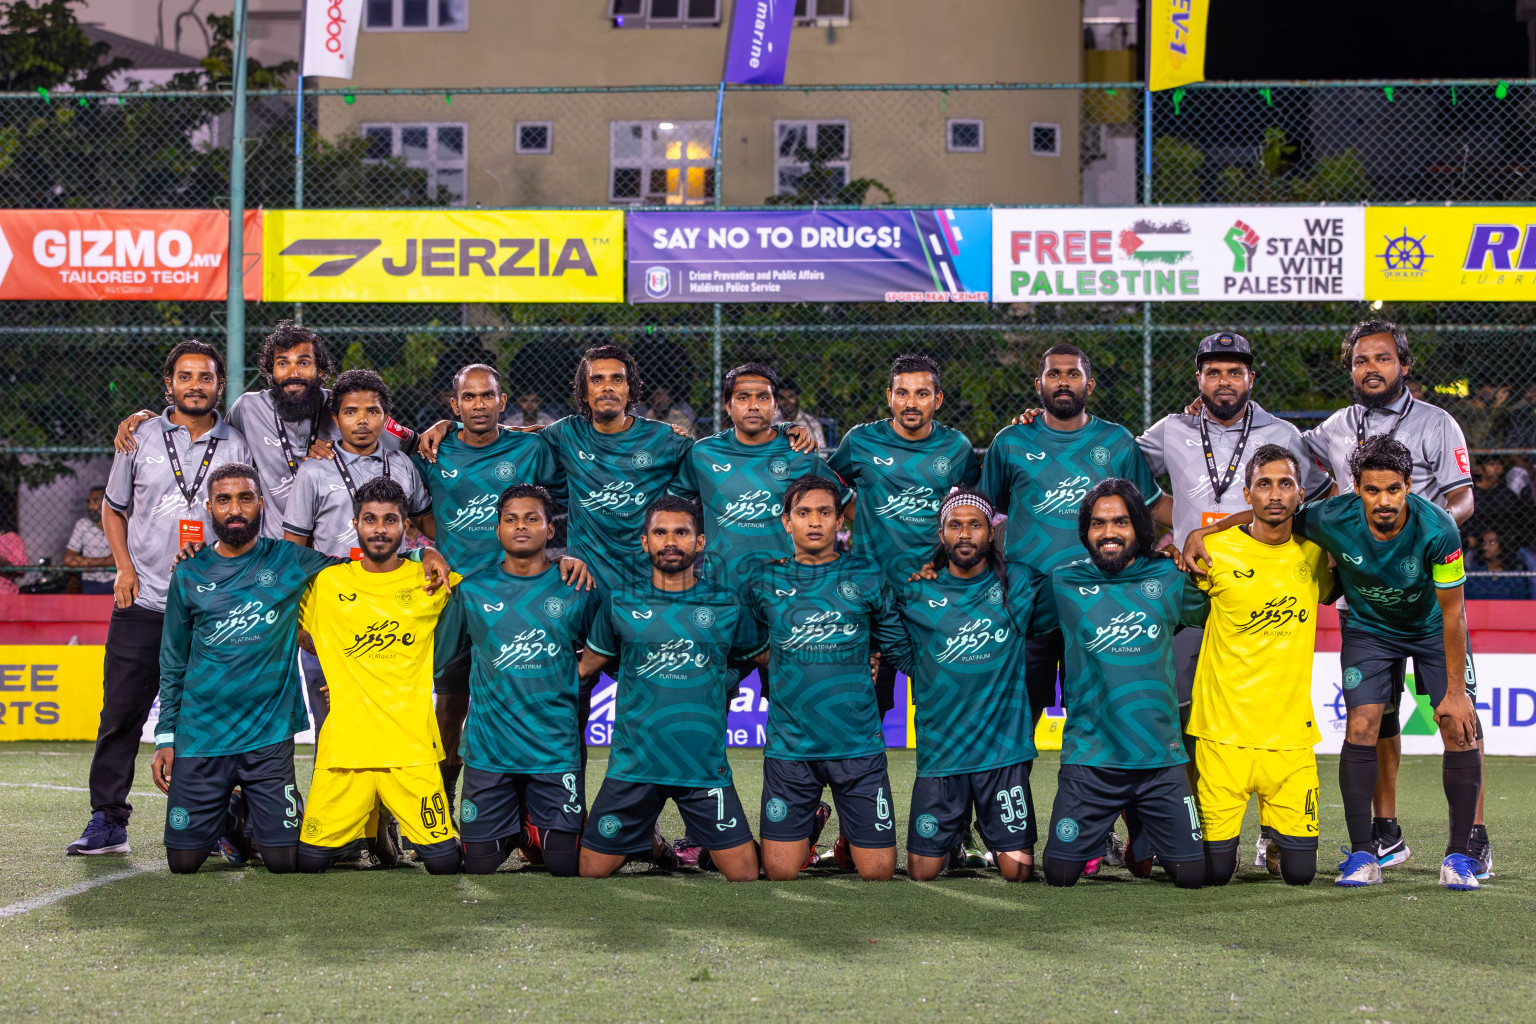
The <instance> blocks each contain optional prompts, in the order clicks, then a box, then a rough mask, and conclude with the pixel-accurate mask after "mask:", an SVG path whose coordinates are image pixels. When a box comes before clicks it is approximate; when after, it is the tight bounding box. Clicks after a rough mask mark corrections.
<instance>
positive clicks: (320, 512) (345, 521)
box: [283, 443, 432, 558]
mask: <svg viewBox="0 0 1536 1024" xmlns="http://www.w3.org/2000/svg"><path fill="white" fill-rule="evenodd" d="M336 459H343V460H345V461H346V466H347V471H348V472H349V473H351V474H352V484H353V486H355V487H361V486H363V484H365V483H367V482H368V481H369V480H372V479H374V478H376V477H380V476H383V475H384V465H385V461H384V460H386V459H387V460H389V478H390V479H391V480H393V481H394V482H395V483H397V484H399V485H400V486H401V487H402V488H404V489H405V503H406V515H408V516H409V517H410V518H412V519H415V518H417V517H419V516H424V515H426V514H427V513H429V512H431V511H432V498H431V496H430V495H428V494H427V489H426V487H424V486H423V485H422V482H421V476H420V474H418V473H417V472H416V467H415V466H414V465H413V464H412V463H411V460H410V458H409V457H408V456H406V455H404V454H403V453H401V452H398V451H388V450H386V449H385V448H384V447H383V445H382V443H381V444H380V447H379V448H378V449H377V450H376V451H375V453H374V454H372V455H354V454H353V453H352V452H349V451H347V450H346V449H344V448H342V447H341V445H339V444H338V445H337V446H336ZM336 459H305V460H304V461H303V462H302V463H300V464H299V472H298V474H297V475H296V476H295V477H294V479H293V489H292V490H291V491H290V492H289V494H288V507H287V510H286V512H285V513H284V515H283V529H284V530H287V531H288V532H289V533H296V534H298V535H299V536H300V537H309V538H311V544H312V546H313V547H314V549H315V550H316V551H319V552H321V553H322V554H327V555H330V556H332V557H333V558H347V557H349V556H350V555H351V553H352V549H353V548H355V547H357V546H358V544H357V530H356V529H354V528H353V526H352V494H351V492H350V491H348V490H347V482H346V480H345V479H343V477H342V475H341V470H339V469H337V468H336Z"/></svg>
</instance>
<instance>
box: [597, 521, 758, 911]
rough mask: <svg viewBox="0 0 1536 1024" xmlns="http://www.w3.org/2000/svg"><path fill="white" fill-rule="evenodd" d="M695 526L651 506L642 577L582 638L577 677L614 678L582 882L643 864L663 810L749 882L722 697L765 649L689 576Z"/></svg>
mask: <svg viewBox="0 0 1536 1024" xmlns="http://www.w3.org/2000/svg"><path fill="white" fill-rule="evenodd" d="M699 519H700V514H699V507H698V506H697V505H695V504H694V503H693V502H691V501H688V500H687V499H686V498H680V497H678V496H677V495H675V494H669V495H665V496H664V497H661V498H658V499H656V500H655V501H654V502H652V503H651V505H650V507H649V508H647V509H646V510H645V518H644V521H643V522H644V526H643V532H642V534H641V541H640V543H641V547H642V549H643V550H644V551H645V553H646V555H648V556H649V558H650V562H651V574H650V576H649V577H648V578H646V579H644V580H640V581H636V580H621V582H620V583H619V585H618V588H617V589H616V590H614V591H613V592H612V593H610V594H609V595H608V599H607V600H606V601H605V602H604V603H603V607H602V608H601V609H600V610H599V612H598V616H597V619H596V621H595V622H594V623H593V625H592V629H591V631H590V634H589V635H588V637H587V651H586V653H585V654H583V655H582V658H581V666H580V672H581V674H582V675H583V676H586V675H589V674H590V673H594V672H596V671H598V670H599V669H602V668H604V667H605V666H607V665H609V664H610V663H611V662H612V661H613V660H614V659H619V660H620V668H619V673H618V680H619V684H618V685H619V688H618V699H617V708H616V711H615V716H614V731H613V746H612V748H611V750H610V753H609V758H608V776H607V778H605V779H604V780H603V786H602V789H600V790H599V791H598V794H597V799H596V800H594V801H593V802H592V811H591V814H590V816H589V817H588V819H587V827H586V831H585V832H584V833H583V834H582V849H581V874H582V877H584V878H606V877H607V876H609V875H611V874H613V873H614V872H615V871H617V870H619V868H621V867H622V866H623V865H624V862H625V861H626V860H629V859H630V858H631V857H635V856H640V855H649V854H652V853H653V851H654V850H655V848H656V846H655V836H656V819H657V817H658V816H660V814H661V808H662V805H663V804H665V803H666V802H667V801H668V800H671V801H672V802H673V803H675V804H676V805H677V809H678V810H679V811H680V812H682V815H683V823H684V825H685V826H687V829H688V833H689V835H692V836H695V837H697V839H698V841H699V843H700V845H702V846H703V847H704V848H705V849H706V850H707V851H709V853H710V854H711V859H712V861H713V863H714V866H715V867H717V868H719V869H720V872H721V873H722V874H724V875H725V877H726V878H727V879H729V880H730V881H733V882H745V881H750V880H752V879H755V878H757V844H756V843H754V842H753V840H752V829H751V826H750V825H748V823H747V814H746V811H745V810H743V809H742V806H741V798H740V797H738V796H737V795H736V787H735V785H733V784H732V782H731V766H730V762H728V761H727V760H726V756H725V728H726V695H727V693H728V692H729V690H730V689H731V688H734V687H735V685H736V676H735V674H734V673H733V672H732V671H731V668H730V665H729V662H730V660H731V659H733V658H736V659H750V658H755V657H757V655H758V654H760V653H762V651H763V650H764V648H765V647H766V646H767V644H766V643H765V642H764V641H763V639H762V637H761V636H760V633H759V630H758V628H757V623H756V622H755V621H754V620H753V618H752V615H751V613H750V612H749V611H748V610H747V609H746V607H745V606H743V605H742V604H741V601H740V599H739V598H738V597H737V595H736V593H735V592H734V591H731V590H727V589H726V588H724V587H721V586H719V585H718V584H716V583H713V582H711V581H709V580H705V579H701V578H699V577H698V576H697V575H696V574H695V573H694V562H695V561H696V560H697V559H698V557H699V555H700V554H701V553H702V552H703V550H704V533H703V531H702V529H701V528H700V523H699ZM701 863H702V858H701Z"/></svg>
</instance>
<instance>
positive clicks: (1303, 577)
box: [1291, 562, 1312, 583]
mask: <svg viewBox="0 0 1536 1024" xmlns="http://www.w3.org/2000/svg"><path fill="white" fill-rule="evenodd" d="M1291 578H1292V579H1294V580H1295V581H1296V582H1298V583H1310V582H1312V567H1311V566H1310V565H1308V564H1307V563H1306V562H1297V563H1296V568H1294V569H1292V570H1291Z"/></svg>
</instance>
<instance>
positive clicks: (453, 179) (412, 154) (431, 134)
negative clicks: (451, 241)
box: [363, 124, 469, 206]
mask: <svg viewBox="0 0 1536 1024" xmlns="http://www.w3.org/2000/svg"><path fill="white" fill-rule="evenodd" d="M363 138H365V139H367V140H368V151H367V159H369V160H387V159H389V158H390V157H398V158H400V159H403V160H404V161H405V166H407V167H415V168H418V169H420V170H423V171H426V172H427V194H428V195H429V196H431V197H432V198H433V199H436V198H437V197H438V194H439V190H440V189H446V190H447V192H448V202H449V203H450V204H451V205H453V206H463V205H464V187H465V186H464V179H465V176H466V174H467V173H468V171H467V168H468V165H469V152H468V147H467V146H466V144H465V143H466V135H465V127H464V125H462V124H365V125H363Z"/></svg>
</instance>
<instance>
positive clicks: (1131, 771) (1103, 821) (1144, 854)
mask: <svg viewBox="0 0 1536 1024" xmlns="http://www.w3.org/2000/svg"><path fill="white" fill-rule="evenodd" d="M1121 811H1124V812H1125V815H1126V819H1127V821H1128V823H1129V824H1130V827H1131V839H1132V844H1133V846H1134V847H1135V852H1134V856H1135V858H1136V859H1137V860H1145V859H1147V858H1148V857H1151V856H1152V855H1153V854H1156V855H1157V856H1158V857H1160V858H1161V859H1162V860H1164V861H1167V862H1168V863H1170V864H1172V863H1183V862H1184V861H1191V860H1200V859H1201V858H1203V857H1204V856H1205V846H1204V844H1203V836H1202V834H1201V831H1200V813H1199V811H1198V809H1197V808H1196V806H1195V797H1194V794H1193V793H1191V792H1190V791H1189V776H1188V775H1187V774H1186V773H1185V770H1184V766H1183V765H1182V764H1176V765H1170V766H1168V767H1167V768H1090V767H1088V766H1087V765H1081V764H1064V765H1062V766H1061V771H1060V772H1059V773H1057V775H1056V805H1055V807H1053V808H1052V809H1051V832H1050V835H1048V836H1047V837H1046V840H1045V855H1046V856H1047V857H1054V858H1056V859H1058V860H1069V861H1070V860H1077V861H1090V860H1093V859H1094V858H1095V857H1102V856H1103V855H1104V844H1105V841H1106V840H1108V838H1109V833H1110V830H1111V829H1113V828H1114V827H1115V819H1116V818H1118V817H1119V816H1120V812H1121Z"/></svg>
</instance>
